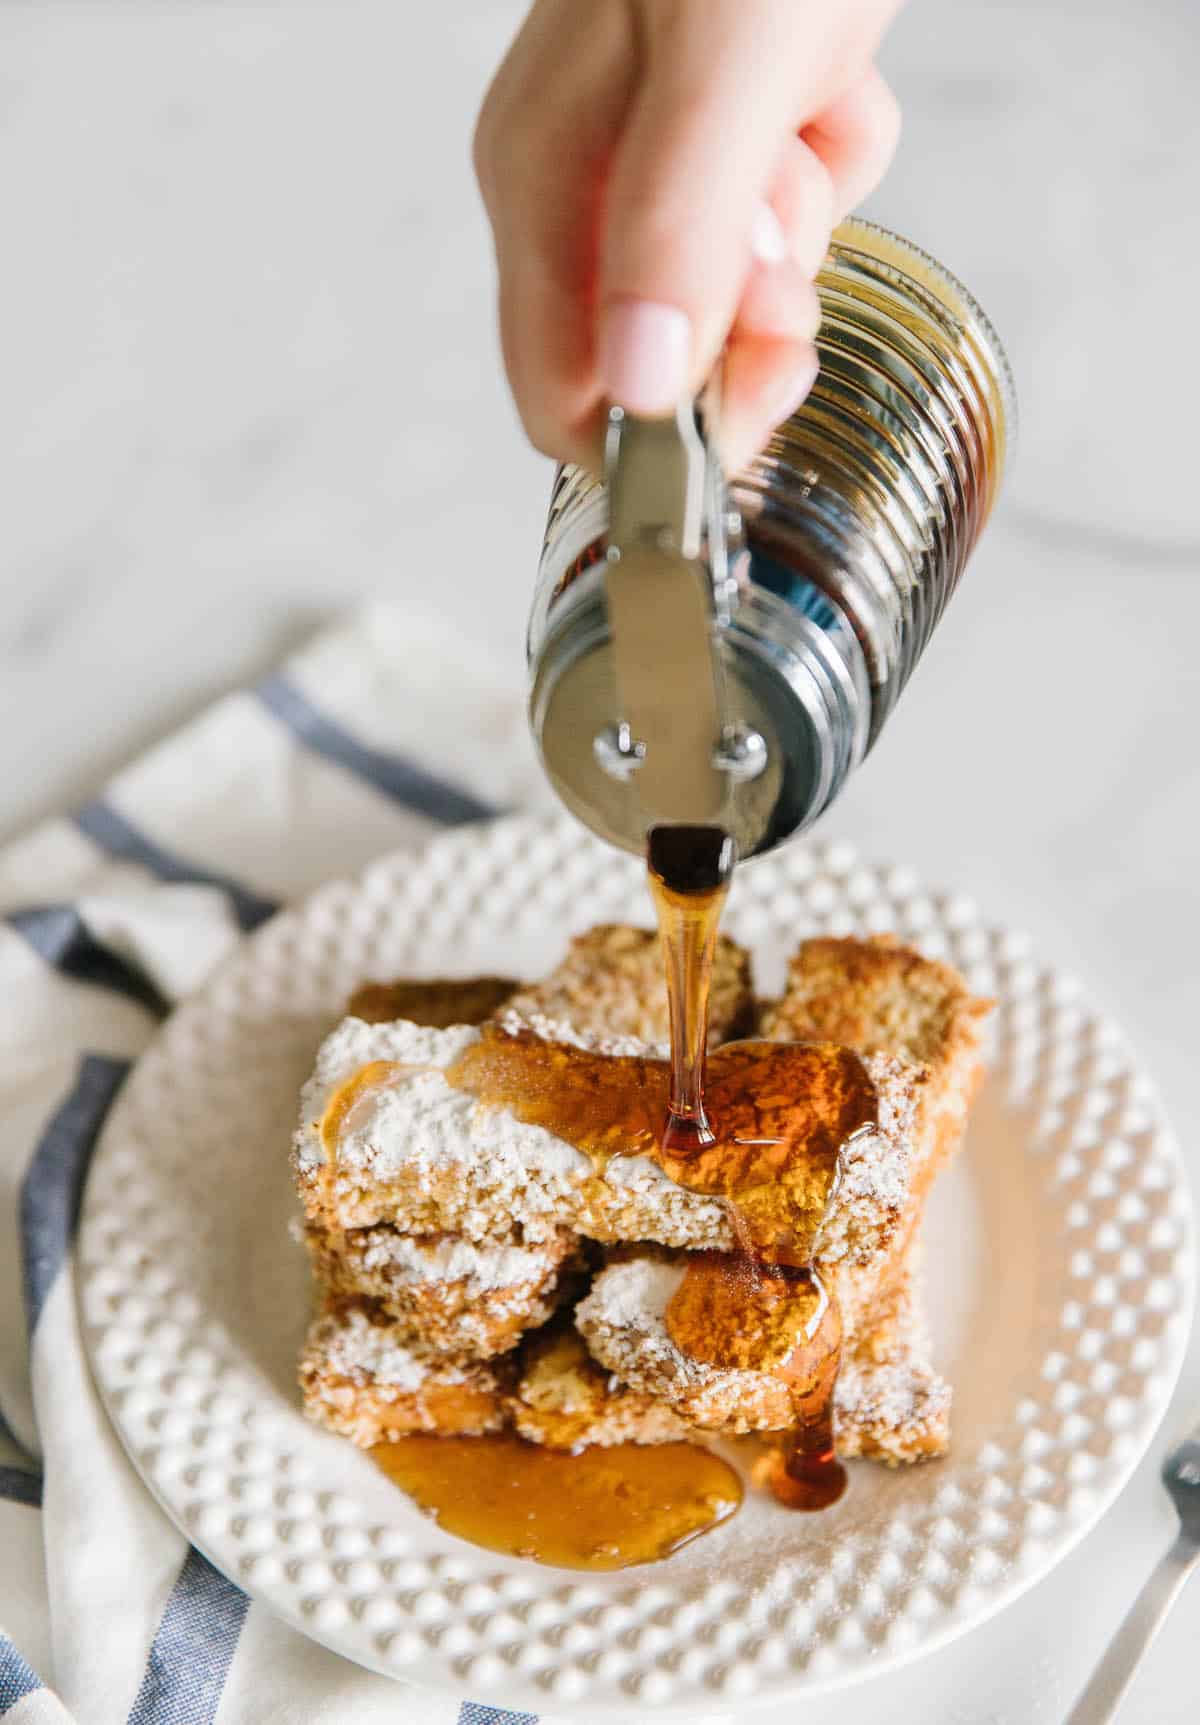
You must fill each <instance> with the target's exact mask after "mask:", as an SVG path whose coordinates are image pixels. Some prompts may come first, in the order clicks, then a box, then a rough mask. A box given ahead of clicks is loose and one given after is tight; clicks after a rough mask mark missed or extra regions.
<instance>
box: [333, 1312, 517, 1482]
mask: <svg viewBox="0 0 1200 1725" xmlns="http://www.w3.org/2000/svg"><path fill="white" fill-rule="evenodd" d="M299 1377H300V1391H301V1395H302V1398H303V1403H304V1411H305V1413H306V1414H307V1415H308V1417H309V1419H311V1420H315V1421H316V1423H317V1424H318V1425H323V1426H326V1427H327V1428H328V1429H329V1430H330V1431H334V1432H338V1433H339V1434H340V1435H341V1436H343V1437H348V1438H349V1439H350V1440H351V1442H352V1443H355V1444H358V1445H359V1446H360V1447H361V1448H364V1449H368V1448H370V1446H371V1445H372V1444H375V1443H381V1442H386V1441H388V1440H390V1439H392V1438H398V1437H403V1436H405V1435H406V1434H407V1433H409V1432H440V1433H442V1434H444V1435H446V1436H450V1435H454V1434H462V1435H477V1434H479V1433H481V1432H489V1431H499V1430H500V1429H501V1427H503V1426H504V1425H505V1423H506V1420H507V1415H506V1413H505V1395H506V1393H507V1390H508V1388H509V1386H510V1383H511V1367H510V1365H509V1364H508V1363H507V1362H506V1361H503V1360H499V1361H495V1362H483V1361H474V1360H469V1359H464V1358H462V1357H461V1356H455V1355H452V1354H438V1353H435V1352H432V1351H430V1350H428V1349H422V1348H418V1347H413V1346H406V1345H404V1344H403V1343H402V1342H400V1341H399V1340H398V1338H397V1337H396V1333H395V1330H394V1328H393V1326H392V1324H391V1323H390V1321H389V1319H388V1318H387V1317H386V1315H385V1314H384V1313H382V1312H380V1311H379V1309H378V1307H376V1306H374V1305H373V1304H372V1303H371V1302H369V1301H360V1300H355V1301H340V1300H330V1301H328V1302H327V1304H326V1305H325V1307H324V1308H323V1310H322V1311H321V1312H319V1313H318V1315H317V1317H316V1318H315V1319H314V1320H313V1322H312V1325H311V1326H310V1328H309V1332H308V1337H307V1339H306V1341H305V1345H304V1352H303V1353H302V1354H301V1356H300V1372H299Z"/></svg>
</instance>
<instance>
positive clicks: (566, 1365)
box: [506, 1322, 691, 1450]
mask: <svg viewBox="0 0 1200 1725" xmlns="http://www.w3.org/2000/svg"><path fill="white" fill-rule="evenodd" d="M506 1405H507V1408H508V1413H509V1417H510V1419H511V1420H512V1422H513V1424H514V1425H515V1426H516V1428H517V1430H518V1431H519V1432H520V1433H521V1436H522V1437H524V1438H528V1439H529V1441H530V1443H539V1444H544V1445H545V1447H546V1448H547V1449H560V1450H574V1449H583V1448H586V1447H588V1446H590V1445H593V1444H594V1445H599V1446H601V1447H608V1446H609V1445H611V1444H618V1443H640V1444H653V1443H671V1442H672V1441H673V1440H674V1439H676V1438H685V1437H689V1436H691V1429H690V1427H689V1426H688V1425H687V1423H686V1422H685V1421H684V1420H683V1419H681V1418H680V1416H679V1415H678V1414H677V1413H676V1412H675V1411H674V1409H673V1408H671V1407H669V1406H668V1405H667V1404H666V1403H665V1402H662V1401H655V1400H654V1398H653V1397H652V1396H646V1395H639V1394H638V1392H637V1391H636V1390H631V1389H629V1388H628V1387H627V1386H626V1385H624V1384H620V1383H618V1382H617V1381H616V1379H615V1378H613V1377H611V1376H610V1374H609V1373H608V1372H606V1371H604V1370H603V1369H602V1368H601V1367H600V1366H598V1365H597V1364H596V1362H595V1360H594V1359H593V1358H592V1356H591V1355H590V1354H589V1353H588V1351H587V1348H586V1347H585V1346H584V1344H583V1339H582V1337H581V1336H580V1335H579V1334H578V1332H577V1331H576V1330H575V1329H573V1328H572V1327H571V1325H570V1324H569V1323H568V1324H563V1323H561V1322H559V1323H555V1324H552V1325H550V1326H549V1328H548V1329H546V1330H543V1331H541V1332H540V1333H539V1334H538V1335H535V1336H531V1337H530V1338H529V1340H528V1341H527V1342H526V1343H525V1346H524V1347H523V1349H522V1350H521V1360H520V1376H519V1378H518V1380H517V1384H516V1386H515V1388H514V1389H513V1391H512V1392H511V1394H510V1395H509V1397H508V1399H507V1404H506Z"/></svg>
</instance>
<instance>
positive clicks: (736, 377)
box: [719, 330, 817, 473]
mask: <svg viewBox="0 0 1200 1725" xmlns="http://www.w3.org/2000/svg"><path fill="white" fill-rule="evenodd" d="M816 376H817V350H816V348H815V347H814V346H813V344H812V342H811V341H792V340H786V339H785V340H780V339H779V338H777V337H774V336H769V335H756V334H754V333H753V332H751V331H748V330H747V331H740V330H739V331H738V332H737V333H735V334H734V335H733V336H732V337H731V338H730V341H729V344H728V347H727V348H726V352H725V363H724V367H723V370H722V383H721V425H720V431H719V442H720V447H721V459H722V461H723V462H724V464H725V469H726V471H727V472H728V473H736V472H738V470H739V469H740V468H742V467H744V466H745V465H746V463H747V462H748V461H749V460H750V458H751V456H752V455H754V454H755V453H756V452H757V451H758V450H759V449H761V448H762V446H763V444H764V443H765V442H766V440H767V438H768V437H769V436H770V435H771V432H772V431H773V430H774V429H775V427H776V426H777V425H778V424H779V423H780V422H781V421H782V420H784V419H786V418H787V417H788V416H789V414H792V413H794V412H795V411H796V409H797V408H798V407H799V406H800V404H801V402H802V401H803V400H804V399H805V397H806V396H807V395H808V392H809V391H810V390H811V388H812V386H813V383H814V382H815V381H816Z"/></svg>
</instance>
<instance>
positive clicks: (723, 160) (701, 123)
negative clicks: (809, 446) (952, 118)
mask: <svg viewBox="0 0 1200 1725" xmlns="http://www.w3.org/2000/svg"><path fill="white" fill-rule="evenodd" d="M898 4H899V0H587V3H586V4H580V3H579V0H535V4H534V6H533V9H532V11H531V12H530V14H529V16H528V18H527V19H526V21H525V24H524V26H523V27H522V29H521V31H520V33H519V35H518V36H517V38H516V40H515V42H514V43H513V45H512V47H511V49H510V50H509V53H508V56H507V58H506V59H505V61H504V64H503V65H502V66H501V68H500V70H499V72H498V73H497V75H496V78H495V81H494V82H493V84H492V87H491V89H490V90H489V92H488V95H487V98H486V100H485V102H484V105H483V110H482V113H481V114H480V118H479V123H478V126H477V128H476V133H475V167H476V173H477V174H478V178H479V184H480V188H481V190H482V192H483V197H484V202H485V204H486V206H487V210H488V214H489V216H490V218H491V223H492V231H493V235H494V239H495V246H496V258H497V265H498V272H499V291H500V330H501V339H502V344H503V349H504V360H505V365H506V366H507V369H508V376H509V381H510V383H511V385H512V391H513V395H514V397H515V399H516V403H517V408H518V411H519V412H520V415H521V418H522V421H523V423H524V426H525V430H526V432H527V433H528V435H529V437H530V439H531V441H532V442H533V443H534V444H536V446H537V447H538V448H539V449H541V450H543V451H544V452H545V453H546V454H548V455H552V456H556V457H559V458H562V459H565V460H573V461H582V462H585V463H587V464H588V465H590V466H592V467H596V466H597V465H598V452H599V448H600V428H601V425H602V421H603V414H604V409H605V407H606V405H607V403H608V402H609V401H615V402H618V403H620V404H621V405H622V406H624V407H626V408H628V409H629V410H630V411H631V412H634V413H640V414H647V415H656V414H662V413H666V412H669V411H671V410H672V409H673V408H674V407H675V405H676V404H677V402H678V401H679V400H680V399H681V398H682V397H684V396H685V395H686V394H688V393H689V392H691V393H694V392H696V391H697V390H698V389H699V388H700V386H701V385H702V384H703V382H704V381H705V379H706V378H707V377H708V375H709V374H710V372H711V371H712V369H713V367H714V365H715V363H716V361H717V357H718V355H719V353H720V352H721V350H722V348H724V350H725V360H724V367H723V387H722V414H721V426H720V443H721V449H722V454H723V456H724V458H725V462H726V465H727V466H728V467H729V468H730V469H731V470H736V469H737V468H738V467H740V466H742V465H743V464H744V463H745V462H746V461H747V460H748V459H749V457H750V456H751V455H752V454H753V453H754V452H755V450H757V449H758V448H760V447H761V446H762V444H763V443H764V442H765V441H766V439H767V437H768V436H769V435H770V432H771V431H772V429H773V428H774V426H775V425H777V424H778V423H779V422H780V421H781V420H783V419H785V418H786V417H787V415H788V414H790V413H792V412H794V410H795V409H796V408H797V407H798V406H799V405H800V403H801V401H803V399H804V397H805V396H806V395H807V394H808V391H809V389H810V388H811V387H812V383H813V381H814V379H815V376H816V369H817V356H816V349H815V347H814V345H813V338H814V336H815V335H816V331H817V326H818V322H819V315H820V314H819V307H818V301H817V294H816V290H815V288H814V287H813V277H814V276H815V275H816V272H817V270H818V268H819V266H820V263H821V260H822V258H823V257H824V255H825V252H826V249H827V248H828V244H829V237H830V233H831V231H832V229H833V227H834V225H835V223H836V222H837V221H839V220H840V219H841V217H842V216H843V215H845V214H846V213H847V212H848V211H849V210H850V209H852V208H853V206H854V205H855V204H856V203H858V202H859V200H860V199H862V198H863V197H865V196H866V194H867V193H868V192H869V191H870V190H871V189H872V188H873V187H874V186H875V185H876V184H877V182H878V181H879V179H880V178H881V177H882V175H883V173H884V170H885V169H886V167H887V165H888V162H889V161H890V160H891V156H892V153H893V151H894V149H895V146H896V141H897V138H898V136H899V130H900V114H899V108H898V106H897V104H896V101H895V98H894V97H893V95H892V93H891V91H890V90H889V89H888V87H887V85H886V84H885V83H884V81H883V79H882V77H881V76H880V74H879V73H878V71H877V70H876V69H875V67H874V65H873V56H874V53H875V50H876V47H877V46H878V42H879V38H880V36H881V34H882V32H883V29H884V27H885V26H886V24H887V23H888V21H889V20H890V18H891V16H892V14H893V12H894V11H895V10H896V9H897V6H898Z"/></svg>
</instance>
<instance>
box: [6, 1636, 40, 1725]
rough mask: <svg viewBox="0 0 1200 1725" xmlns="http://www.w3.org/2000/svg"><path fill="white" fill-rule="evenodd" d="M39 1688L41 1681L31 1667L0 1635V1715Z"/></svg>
mask: <svg viewBox="0 0 1200 1725" xmlns="http://www.w3.org/2000/svg"><path fill="white" fill-rule="evenodd" d="M41 1687H42V1680H41V1678H40V1677H39V1676H38V1674H37V1672H36V1671H35V1670H34V1669H33V1667H32V1665H30V1664H29V1662H28V1661H27V1660H25V1659H22V1657H21V1655H20V1654H19V1653H18V1652H17V1650H16V1648H15V1647H14V1646H13V1644H12V1642H11V1641H10V1640H9V1639H8V1636H7V1635H4V1634H3V1633H0V1713H7V1712H8V1710H9V1708H10V1707H15V1706H16V1704H17V1702H18V1701H20V1700H21V1699H22V1698H23V1697H24V1696H26V1695H32V1694H33V1692H34V1690H35V1689H40V1688H41Z"/></svg>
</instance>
